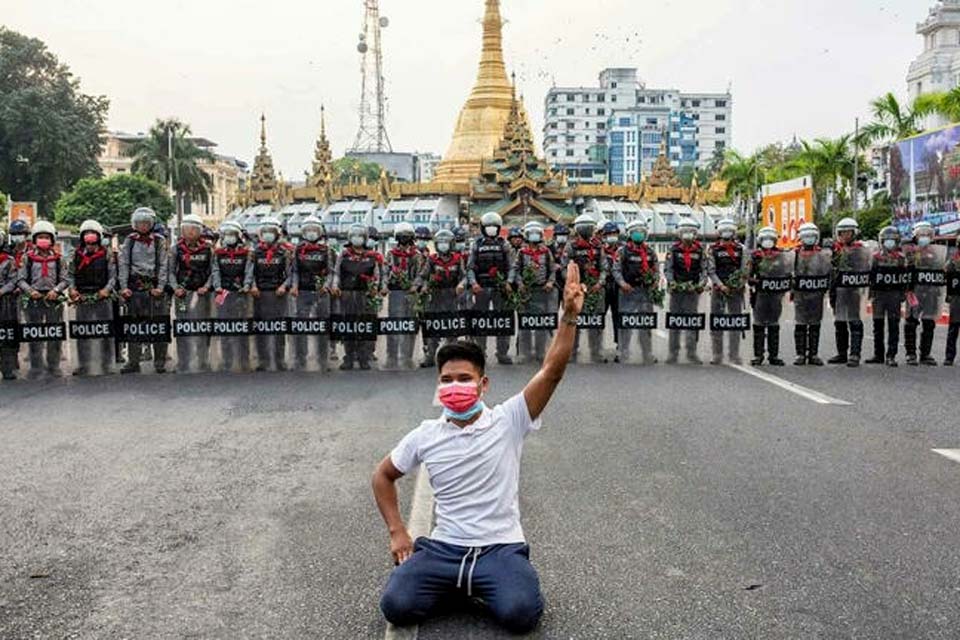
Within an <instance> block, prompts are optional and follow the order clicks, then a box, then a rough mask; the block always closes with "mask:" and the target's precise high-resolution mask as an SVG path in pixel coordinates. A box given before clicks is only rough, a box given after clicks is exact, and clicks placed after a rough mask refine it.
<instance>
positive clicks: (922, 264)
mask: <svg viewBox="0 0 960 640" xmlns="http://www.w3.org/2000/svg"><path fill="white" fill-rule="evenodd" d="M908 257H909V259H910V266H911V267H913V270H914V274H913V283H914V289H913V290H914V293H915V294H916V296H917V300H918V301H919V302H920V313H921V314H922V317H923V318H927V319H930V320H939V319H940V310H941V309H942V308H943V302H944V298H945V297H946V292H947V278H946V272H945V271H944V267H946V264H947V247H946V246H944V245H930V246H928V247H917V248H916V249H915V250H914V251H911V252H910V254H909V256H908Z"/></svg>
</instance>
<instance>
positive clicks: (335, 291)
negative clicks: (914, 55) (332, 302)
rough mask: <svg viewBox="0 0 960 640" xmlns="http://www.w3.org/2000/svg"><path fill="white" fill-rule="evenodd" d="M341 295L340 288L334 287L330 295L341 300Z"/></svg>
mask: <svg viewBox="0 0 960 640" xmlns="http://www.w3.org/2000/svg"><path fill="white" fill-rule="evenodd" d="M340 293H341V291H340V287H332V288H331V289H330V295H332V296H333V297H334V298H339V297H340Z"/></svg>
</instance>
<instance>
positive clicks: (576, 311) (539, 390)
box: [523, 261, 584, 420]
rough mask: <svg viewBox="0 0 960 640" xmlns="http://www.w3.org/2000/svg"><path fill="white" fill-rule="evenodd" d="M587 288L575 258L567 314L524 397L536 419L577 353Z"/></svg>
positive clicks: (569, 272)
mask: <svg viewBox="0 0 960 640" xmlns="http://www.w3.org/2000/svg"><path fill="white" fill-rule="evenodd" d="M583 298H584V287H583V285H582V284H580V268H579V267H577V263H576V262H573V261H571V262H570V264H569V265H567V285H566V287H565V288H564V290H563V316H562V317H561V318H560V326H559V329H557V332H556V333H555V334H554V336H553V341H552V342H551V343H550V349H549V350H548V351H547V357H546V358H545V359H544V361H543V366H542V367H541V368H540V371H539V372H538V373H537V375H535V376H534V377H533V379H532V380H530V382H529V383H527V386H526V388H525V389H524V390H523V398H524V400H526V402H527V411H529V412H530V417H531V418H532V419H534V420H536V419H537V418H539V417H540V414H542V413H543V410H544V409H545V408H546V407H547V403H548V402H550V398H551V397H552V396H553V392H554V391H556V389H557V385H559V384H560V381H561V380H563V374H564V372H565V371H566V370H567V363H568V362H570V356H571V355H573V342H574V340H575V339H576V337H577V317H578V316H579V315H580V311H581V310H582V309H583Z"/></svg>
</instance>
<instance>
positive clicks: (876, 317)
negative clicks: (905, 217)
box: [867, 226, 916, 367]
mask: <svg viewBox="0 0 960 640" xmlns="http://www.w3.org/2000/svg"><path fill="white" fill-rule="evenodd" d="M879 240H880V250H879V251H877V252H876V253H875V254H874V255H873V268H872V270H871V276H870V299H871V300H872V301H873V357H872V358H870V359H869V360H867V364H884V362H886V364H887V366H888V367H896V366H897V351H898V350H899V346H900V317H901V315H902V313H903V303H904V300H905V298H906V295H907V294H906V292H907V290H909V289H911V288H912V284H911V279H910V276H911V270H910V267H909V265H908V262H907V257H906V255H904V253H903V251H902V250H901V247H900V231H899V230H898V229H897V228H896V227H892V226H890V227H884V228H883V229H881V230H880V237H879ZM884 322H886V323H887V327H888V329H889V331H888V333H887V344H886V345H884V335H883V334H884V331H883V329H884V326H883V325H884ZM884 346H886V351H884ZM915 356H916V354H914V357H915Z"/></svg>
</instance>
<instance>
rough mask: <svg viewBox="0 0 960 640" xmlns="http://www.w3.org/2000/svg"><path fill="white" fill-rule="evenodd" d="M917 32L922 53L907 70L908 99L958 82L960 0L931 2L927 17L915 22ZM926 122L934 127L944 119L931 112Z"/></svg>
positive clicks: (959, 75)
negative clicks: (919, 36) (921, 40)
mask: <svg viewBox="0 0 960 640" xmlns="http://www.w3.org/2000/svg"><path fill="white" fill-rule="evenodd" d="M917 33H918V34H919V35H921V36H923V53H921V54H920V55H919V56H917V58H916V59H915V60H914V61H913V62H912V63H911V64H910V70H909V71H908V72H907V94H908V96H909V97H910V101H911V102H913V101H914V100H915V99H916V98H917V96H919V95H922V94H924V93H932V92H934V91H949V90H950V89H953V88H954V87H956V86H958V85H960V0H941V1H940V2H938V3H937V4H936V5H934V6H933V7H932V8H931V9H930V13H929V14H928V15H927V19H926V20H924V21H923V22H921V23H919V24H918V25H917ZM925 124H926V125H927V127H929V128H933V127H936V126H938V125H942V124H946V121H945V120H944V119H943V118H942V117H940V116H936V115H934V116H930V117H928V119H927V122H926V123H925Z"/></svg>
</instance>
